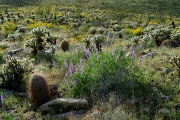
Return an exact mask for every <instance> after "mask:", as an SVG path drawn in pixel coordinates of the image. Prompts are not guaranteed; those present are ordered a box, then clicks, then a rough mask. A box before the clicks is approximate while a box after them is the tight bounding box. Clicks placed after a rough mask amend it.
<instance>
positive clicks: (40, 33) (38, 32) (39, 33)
mask: <svg viewBox="0 0 180 120" xmlns="http://www.w3.org/2000/svg"><path fill="white" fill-rule="evenodd" d="M47 33H48V31H47V29H46V28H45V27H42V26H40V27H37V28H33V30H32V31H31V36H32V37H36V38H38V39H42V38H41V37H45V35H46V34H47Z"/></svg>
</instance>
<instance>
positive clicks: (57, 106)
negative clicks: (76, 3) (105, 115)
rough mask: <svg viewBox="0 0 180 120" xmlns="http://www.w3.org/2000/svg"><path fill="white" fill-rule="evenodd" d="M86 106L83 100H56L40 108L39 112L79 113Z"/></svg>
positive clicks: (85, 101)
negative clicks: (73, 111)
mask: <svg viewBox="0 0 180 120" xmlns="http://www.w3.org/2000/svg"><path fill="white" fill-rule="evenodd" d="M87 106H88V102H87V100H85V99H75V98H57V99H54V100H51V101H49V102H47V103H45V104H43V105H42V106H40V111H42V112H44V113H47V112H51V113H63V112H69V111H72V110H75V111H79V110H82V109H86V108H87Z"/></svg>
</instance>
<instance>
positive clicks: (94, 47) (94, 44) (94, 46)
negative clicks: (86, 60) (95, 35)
mask: <svg viewBox="0 0 180 120" xmlns="http://www.w3.org/2000/svg"><path fill="white" fill-rule="evenodd" d="M93 49H94V51H97V49H96V43H93Z"/></svg>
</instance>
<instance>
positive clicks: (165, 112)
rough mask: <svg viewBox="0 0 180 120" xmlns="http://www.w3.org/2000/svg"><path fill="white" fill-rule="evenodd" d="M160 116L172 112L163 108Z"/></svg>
mask: <svg viewBox="0 0 180 120" xmlns="http://www.w3.org/2000/svg"><path fill="white" fill-rule="evenodd" d="M158 113H159V114H170V113H171V111H170V110H168V109H166V108H162V109H160V110H159V111H158Z"/></svg>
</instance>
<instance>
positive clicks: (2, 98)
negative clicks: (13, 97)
mask: <svg viewBox="0 0 180 120" xmlns="http://www.w3.org/2000/svg"><path fill="white" fill-rule="evenodd" d="M1 105H2V110H3V111H4V96H3V94H2V93H1Z"/></svg>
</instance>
